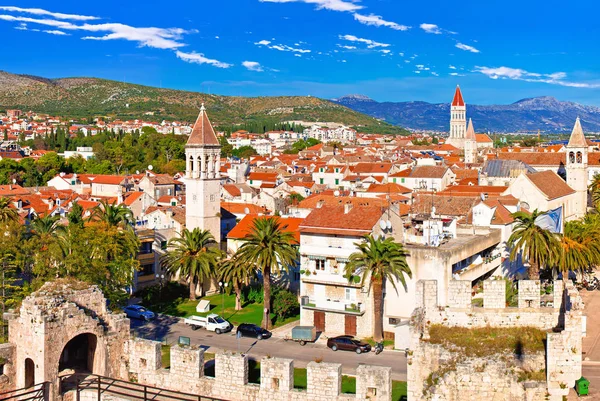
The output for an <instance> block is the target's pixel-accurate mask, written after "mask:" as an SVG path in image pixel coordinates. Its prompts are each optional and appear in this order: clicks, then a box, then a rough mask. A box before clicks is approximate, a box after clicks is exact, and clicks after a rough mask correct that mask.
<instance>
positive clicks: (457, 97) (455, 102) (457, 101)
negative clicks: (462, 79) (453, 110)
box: [452, 85, 465, 106]
mask: <svg viewBox="0 0 600 401" xmlns="http://www.w3.org/2000/svg"><path fill="white" fill-rule="evenodd" d="M464 105H465V101H464V100H463V97H462V92H461V91H460V87H459V86H458V85H456V90H455V91H454V98H453V99H452V106H464Z"/></svg>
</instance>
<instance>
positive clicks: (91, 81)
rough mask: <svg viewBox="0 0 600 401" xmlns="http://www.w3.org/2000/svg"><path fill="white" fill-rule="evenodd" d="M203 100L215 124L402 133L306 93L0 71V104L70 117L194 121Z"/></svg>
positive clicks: (397, 129) (4, 107) (385, 124)
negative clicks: (212, 90)
mask: <svg viewBox="0 0 600 401" xmlns="http://www.w3.org/2000/svg"><path fill="white" fill-rule="evenodd" d="M201 103H204V104H205V106H206V108H207V110H208V113H209V115H210V117H211V121H212V122H213V124H214V125H216V126H221V127H223V126H230V125H232V124H241V123H245V122H269V123H273V122H284V121H304V122H307V123H311V122H336V123H341V124H345V125H349V126H353V127H356V128H357V129H358V130H360V131H363V132H381V133H391V134H402V133H407V131H405V130H404V129H402V128H400V127H398V126H394V125H391V124H388V123H386V122H382V121H379V120H377V119H375V118H373V117H369V116H367V115H365V114H362V113H360V112H357V111H354V110H351V109H349V108H347V107H345V106H343V105H340V104H337V103H335V102H331V101H329V100H324V99H319V98H315V97H311V96H270V97H241V96H219V95H209V94H205V93H199V92H191V91H182V90H173V89H163V88H155V87H151V86H144V85H136V84H131V83H125V82H118V81H110V80H106V79H99V78H60V79H48V78H42V77H37V76H31V75H18V74H11V73H8V72H4V71H0V110H2V109H21V110H25V111H28V110H32V111H35V112H38V113H48V114H51V115H57V116H63V117H70V118H90V117H95V116H109V117H111V118H120V119H134V118H143V119H146V120H154V121H161V120H162V119H166V120H183V121H189V122H193V121H195V119H196V117H197V115H198V110H199V107H200V104H201Z"/></svg>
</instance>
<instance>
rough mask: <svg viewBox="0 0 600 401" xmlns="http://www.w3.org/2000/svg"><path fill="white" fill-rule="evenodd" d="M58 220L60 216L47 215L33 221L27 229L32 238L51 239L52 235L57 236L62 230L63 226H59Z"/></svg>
mask: <svg viewBox="0 0 600 401" xmlns="http://www.w3.org/2000/svg"><path fill="white" fill-rule="evenodd" d="M59 220H60V216H57V215H54V216H52V215H50V214H48V215H45V216H42V217H38V218H37V219H35V220H33V221H32V222H31V224H30V225H29V229H30V231H31V233H32V234H33V236H35V237H38V238H40V239H41V240H48V239H49V238H50V237H53V236H54V234H57V233H58V232H60V231H62V230H63V229H64V226H62V225H60V224H59V222H58V221H59Z"/></svg>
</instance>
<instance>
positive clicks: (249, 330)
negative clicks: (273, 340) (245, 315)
mask: <svg viewBox="0 0 600 401" xmlns="http://www.w3.org/2000/svg"><path fill="white" fill-rule="evenodd" d="M236 333H240V334H241V335H242V336H243V337H254V338H256V339H259V340H264V339H267V338H269V337H271V332H270V331H269V330H266V329H263V328H262V327H260V326H257V325H255V324H251V323H242V324H240V325H239V326H238V327H237V330H236Z"/></svg>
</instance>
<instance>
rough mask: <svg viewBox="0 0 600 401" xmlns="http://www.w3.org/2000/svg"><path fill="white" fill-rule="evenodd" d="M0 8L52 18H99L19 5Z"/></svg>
mask: <svg viewBox="0 0 600 401" xmlns="http://www.w3.org/2000/svg"><path fill="white" fill-rule="evenodd" d="M0 10H2V11H8V12H15V13H25V14H33V15H47V16H49V17H52V18H57V19H70V20H76V21H90V20H95V19H99V18H98V17H92V16H90V15H77V14H63V13H55V12H51V11H47V10H43V9H41V8H21V7H14V6H0Z"/></svg>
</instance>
